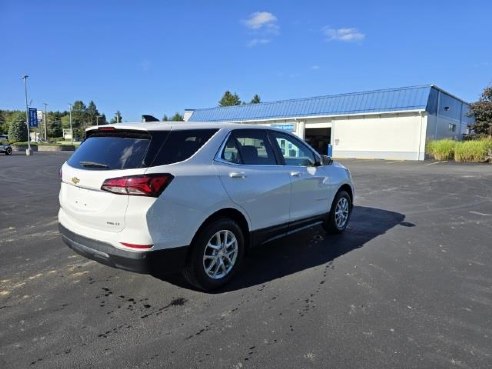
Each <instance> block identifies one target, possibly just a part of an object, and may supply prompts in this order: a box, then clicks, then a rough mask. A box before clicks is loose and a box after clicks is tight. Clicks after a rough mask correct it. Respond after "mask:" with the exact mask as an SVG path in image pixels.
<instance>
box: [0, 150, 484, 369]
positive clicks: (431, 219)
mask: <svg viewBox="0 0 492 369" xmlns="http://www.w3.org/2000/svg"><path fill="white" fill-rule="evenodd" d="M68 155H69V153H35V154H34V155H33V156H32V157H26V156H24V155H23V154H22V153H14V155H13V156H10V157H4V156H3V155H2V156H0V188H1V189H2V192H1V195H0V327H1V329H0V367H1V368H3V369H7V368H100V367H104V368H238V369H239V368H310V367H315V368H377V369H381V368H452V367H456V368H474V369H475V368H490V367H492V268H491V262H492V165H463V164H462V165H458V164H454V163H433V162H425V163H414V162H391V161H363V160H352V161H344V163H345V164H347V166H349V168H350V169H351V170H352V174H353V177H354V181H355V184H356V186H357V196H356V201H355V203H356V207H355V209H354V213H353V217H352V222H351V224H350V226H349V229H348V230H347V232H346V233H345V234H343V235H340V236H328V235H326V234H324V233H323V231H322V230H321V229H319V228H312V229H310V230H308V231H305V232H303V233H302V234H297V235H295V236H293V237H290V238H288V239H283V240H281V241H277V242H275V243H272V244H270V245H269V246H267V247H263V248H261V249H257V250H254V251H253V252H252V253H251V254H250V255H249V256H248V258H247V259H246V262H245V265H244V268H243V271H242V273H241V275H240V276H239V277H238V278H236V279H235V280H234V281H233V283H232V284H230V285H229V286H227V289H225V290H222V291H218V292H216V293H213V294H207V293H202V292H197V291H193V290H191V289H189V288H187V287H185V286H183V282H182V281H181V280H180V279H179V278H171V279H170V278H167V279H166V280H161V279H158V278H155V277H153V276H148V275H138V274H133V273H129V272H125V271H120V270H116V269H112V268H109V267H106V266H103V265H100V264H98V263H96V262H93V261H89V260H87V259H84V258H83V257H81V256H78V255H76V254H74V253H73V252H72V251H71V250H70V249H68V248H67V247H66V246H65V245H64V244H63V243H62V241H61V239H60V237H59V235H58V231H57V221H56V214H57V210H58V202H57V195H58V190H59V179H58V169H59V167H60V166H61V164H62V163H63V161H64V160H66V159H67V158H68Z"/></svg>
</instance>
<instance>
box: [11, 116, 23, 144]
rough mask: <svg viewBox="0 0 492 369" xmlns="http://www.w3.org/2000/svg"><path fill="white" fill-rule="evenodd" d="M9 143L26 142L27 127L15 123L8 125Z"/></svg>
mask: <svg viewBox="0 0 492 369" xmlns="http://www.w3.org/2000/svg"><path fill="white" fill-rule="evenodd" d="M9 141H10V142H24V141H27V125H26V123H25V122H22V121H16V122H12V123H11V124H10V127H9Z"/></svg>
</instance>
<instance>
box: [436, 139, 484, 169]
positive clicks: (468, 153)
mask: <svg viewBox="0 0 492 369" xmlns="http://www.w3.org/2000/svg"><path fill="white" fill-rule="evenodd" d="M489 150H492V139H490V138H482V139H479V140H471V141H453V140H449V139H446V140H437V141H430V142H429V143H428V144H427V154H429V155H430V156H431V157H433V158H434V159H436V160H455V161H458V162H475V163H477V162H484V161H485V160H486V158H487V156H488V152H489Z"/></svg>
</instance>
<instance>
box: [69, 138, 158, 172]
mask: <svg viewBox="0 0 492 369" xmlns="http://www.w3.org/2000/svg"><path fill="white" fill-rule="evenodd" d="M151 139H152V136H151V135H150V134H149V133H147V132H138V131H123V130H116V131H114V132H111V131H109V132H106V131H104V132H98V131H95V132H89V133H88V137H87V138H86V139H85V141H84V142H83V143H82V145H80V147H79V148H78V149H77V150H76V151H75V153H74V154H73V155H72V156H71V157H70V159H69V160H68V164H69V165H70V166H71V167H74V168H80V169H90V170H115V169H133V168H141V167H144V166H145V157H146V155H147V152H148V150H149V146H150V143H151Z"/></svg>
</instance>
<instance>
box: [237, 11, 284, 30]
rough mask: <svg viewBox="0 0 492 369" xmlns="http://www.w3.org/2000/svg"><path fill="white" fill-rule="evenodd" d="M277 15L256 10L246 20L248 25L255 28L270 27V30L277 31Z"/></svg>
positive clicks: (245, 22)
mask: <svg viewBox="0 0 492 369" xmlns="http://www.w3.org/2000/svg"><path fill="white" fill-rule="evenodd" d="M277 21H278V19H277V17H276V16H274V15H273V14H272V13H270V12H254V13H253V14H251V15H250V16H249V18H248V19H246V20H245V21H244V24H245V25H246V27H248V28H250V29H254V30H259V29H268V30H270V31H277V30H278V24H277Z"/></svg>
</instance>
